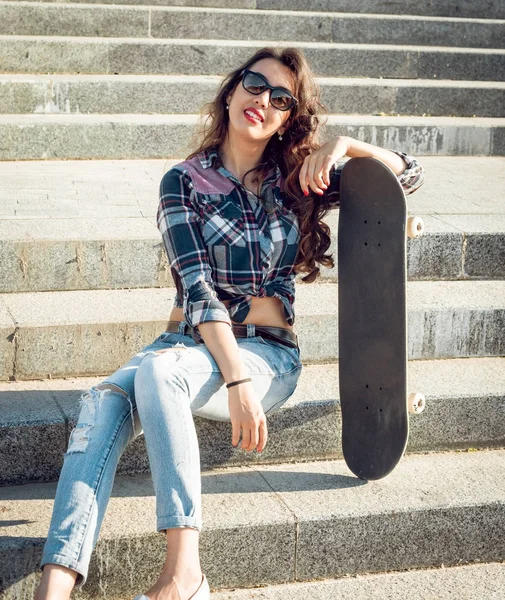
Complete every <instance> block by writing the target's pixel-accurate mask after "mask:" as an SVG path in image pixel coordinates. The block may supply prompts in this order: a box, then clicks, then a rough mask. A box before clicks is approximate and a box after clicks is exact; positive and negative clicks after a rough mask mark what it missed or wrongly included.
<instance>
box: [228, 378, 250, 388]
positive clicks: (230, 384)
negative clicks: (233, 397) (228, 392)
mask: <svg viewBox="0 0 505 600" xmlns="http://www.w3.org/2000/svg"><path fill="white" fill-rule="evenodd" d="M246 381H252V379H251V378H250V377H248V378H247V379H241V380H240V381H232V382H231V383H227V384H226V387H227V388H229V387H232V386H233V385H238V384H239V383H244V382H246Z"/></svg>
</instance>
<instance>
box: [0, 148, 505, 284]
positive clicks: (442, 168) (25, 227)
mask: <svg viewBox="0 0 505 600" xmlns="http://www.w3.org/2000/svg"><path fill="white" fill-rule="evenodd" d="M418 158H419V161H420V162H421V164H422V165H423V166H424V168H425V169H426V173H427V175H426V183H425V184H424V186H423V187H422V188H420V189H419V190H418V191H417V192H416V193H415V194H413V195H412V196H408V199H407V203H408V208H409V213H410V214H411V215H418V216H421V217H422V218H423V220H424V223H425V228H426V232H425V235H424V236H423V237H422V238H419V239H417V240H410V239H409V240H407V263H408V265H407V270H408V277H409V279H410V280H458V279H505V206H504V204H503V202H502V198H501V196H500V195H499V194H497V193H496V190H499V189H501V188H503V187H504V186H505V159H504V158H496V157H493V158H490V157H426V156H418ZM177 162H179V161H161V160H156V161H54V162H53V161H39V162H31V161H23V162H0V249H1V255H2V260H1V261H0V292H6V293H9V292H38V291H59V290H61V291H66V290H85V289H117V288H125V287H128V288H137V287H167V286H172V285H173V280H172V277H171V274H170V271H169V270H168V269H167V261H166V255H165V251H164V248H163V246H162V242H161V237H160V235H159V231H158V228H157V226H156V211H157V208H158V202H159V200H158V193H159V182H160V180H161V178H162V176H163V173H164V172H165V170H166V169H168V168H171V167H172V166H173V165H175V164H177ZM97 215H98V216H97ZM338 216H339V211H338V209H337V210H334V211H331V212H330V213H329V214H328V215H327V216H326V217H325V218H324V221H325V222H326V223H327V224H328V225H329V227H330V229H331V233H332V246H331V247H330V252H332V253H333V254H334V259H335V261H336V259H337V255H336V247H337V231H338ZM132 265H136V266H137V267H138V268H136V269H132V268H131V266H132ZM321 278H322V280H328V281H332V282H335V281H337V268H336V267H334V268H333V269H329V268H327V267H321Z"/></svg>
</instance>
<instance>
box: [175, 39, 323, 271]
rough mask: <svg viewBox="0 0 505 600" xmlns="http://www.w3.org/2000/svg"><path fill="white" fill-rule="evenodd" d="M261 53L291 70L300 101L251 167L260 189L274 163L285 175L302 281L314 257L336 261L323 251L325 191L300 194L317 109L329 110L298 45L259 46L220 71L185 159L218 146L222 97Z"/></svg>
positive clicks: (224, 123)
mask: <svg viewBox="0 0 505 600" xmlns="http://www.w3.org/2000/svg"><path fill="white" fill-rule="evenodd" d="M263 58H275V59H277V60H278V61H280V62H281V63H282V64H283V65H285V66H286V67H288V68H289V69H290V70H291V71H292V72H293V74H294V77H293V79H294V82H295V88H294V90H293V91H294V95H295V97H296V98H297V100H298V102H297V104H296V105H295V106H294V107H293V108H292V109H291V111H292V112H291V115H290V117H289V119H288V121H287V123H289V127H288V129H287V130H286V131H285V133H284V134H283V136H282V140H279V136H278V135H273V136H272V137H271V138H270V140H269V142H268V144H267V146H266V148H265V151H264V154H263V157H262V161H261V162H260V164H259V165H257V166H256V167H255V168H254V169H251V170H256V171H257V174H256V176H255V179H254V181H255V182H258V187H259V189H261V187H260V186H261V182H262V181H263V180H264V178H265V176H266V174H267V173H268V172H269V170H270V169H271V168H272V166H273V165H277V166H279V168H280V171H281V174H282V175H283V177H284V192H285V194H286V196H287V199H286V205H287V207H288V208H289V209H290V210H292V211H293V212H294V213H295V214H296V216H297V218H298V223H299V227H300V243H299V247H298V253H297V257H296V261H295V265H294V268H295V272H296V273H308V275H306V276H305V277H303V278H302V281H304V282H306V283H312V282H313V281H315V280H316V279H317V277H318V276H319V273H320V270H319V267H318V266H317V265H316V263H319V264H321V265H324V266H325V267H333V266H334V261H333V256H332V254H325V252H326V250H328V248H329V246H330V243H331V237H330V228H329V227H328V225H326V223H323V222H322V219H323V218H324V217H325V216H326V215H327V213H328V211H329V209H330V206H329V202H328V200H327V198H326V194H325V195H323V196H320V195H318V194H316V193H315V192H313V191H312V190H311V189H310V187H309V195H308V196H304V195H303V192H302V190H301V188H300V181H299V173H300V170H301V168H302V165H303V162H304V159H305V157H306V156H307V155H308V154H310V153H312V152H313V151H314V150H317V149H318V148H320V147H321V144H320V143H319V142H318V138H319V129H320V124H321V123H320V120H321V115H322V114H327V113H328V111H327V109H326V107H325V106H324V105H323V104H322V103H321V102H320V88H319V84H318V83H317V81H316V79H315V76H314V73H313V72H312V70H311V68H310V66H309V64H308V62H307V59H306V58H305V56H304V54H303V53H302V52H301V51H300V50H298V49H297V48H271V47H266V48H262V49H260V50H258V51H257V52H256V53H255V54H254V55H253V56H252V57H251V58H250V59H249V60H247V61H246V62H245V63H243V64H242V65H241V66H240V67H239V68H238V69H236V70H235V71H232V72H231V73H229V74H228V75H227V76H226V77H224V79H223V80H222V82H221V85H220V87H219V90H218V93H217V96H216V97H215V99H214V100H213V101H211V102H208V103H206V104H204V105H203V107H202V108H201V110H200V122H199V127H197V129H196V131H195V134H194V138H193V139H194V142H193V145H194V144H195V143H196V144H198V147H197V149H196V150H195V151H194V152H192V153H191V154H190V155H189V156H187V158H186V160H189V159H190V158H192V157H194V156H196V155H197V154H199V153H200V152H203V151H204V150H207V149H210V148H212V147H215V146H218V147H219V146H220V145H221V144H222V142H223V141H224V140H225V139H226V135H227V131H228V123H229V114H228V111H227V110H226V98H227V97H228V95H231V94H232V93H233V92H234V91H235V88H236V87H237V85H239V84H240V82H241V81H242V77H241V73H242V71H243V70H244V69H248V68H249V67H250V66H251V65H252V64H254V63H255V62H257V61H259V60H261V59H263ZM202 117H203V118H204V120H202ZM198 142H199V143H198ZM192 147H193V146H192ZM248 173H249V171H248ZM246 175H247V173H246ZM244 178H245V175H244Z"/></svg>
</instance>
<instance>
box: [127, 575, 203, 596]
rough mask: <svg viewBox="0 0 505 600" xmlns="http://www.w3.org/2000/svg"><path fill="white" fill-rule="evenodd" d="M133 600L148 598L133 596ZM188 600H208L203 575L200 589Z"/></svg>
mask: <svg viewBox="0 0 505 600" xmlns="http://www.w3.org/2000/svg"><path fill="white" fill-rule="evenodd" d="M133 600H149V598H148V597H147V596H145V595H144V594H140V596H135V598H134V599H133ZM189 600H210V587H209V582H208V581H207V577H205V575H202V582H201V583H200V587H199V588H198V589H197V590H196V592H195V593H194V594H193V595H192V596H191V598H189Z"/></svg>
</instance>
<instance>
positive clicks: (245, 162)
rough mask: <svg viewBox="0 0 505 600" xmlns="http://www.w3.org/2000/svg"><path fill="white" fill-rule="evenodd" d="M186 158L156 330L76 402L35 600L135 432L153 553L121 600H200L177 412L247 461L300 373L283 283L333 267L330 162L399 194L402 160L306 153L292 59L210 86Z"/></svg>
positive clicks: (68, 552)
mask: <svg viewBox="0 0 505 600" xmlns="http://www.w3.org/2000/svg"><path fill="white" fill-rule="evenodd" d="M207 109H208V110H207V113H208V115H209V119H210V125H208V126H207V125H206V126H205V127H204V130H203V132H202V133H201V134H200V135H203V141H202V142H201V144H200V147H199V148H198V150H197V151H195V152H194V153H193V154H191V155H190V156H189V157H188V158H187V159H186V160H185V161H184V162H182V163H179V164H177V165H175V166H174V167H173V168H172V169H170V170H169V171H168V172H167V173H166V174H165V175H164V177H163V179H162V181H161V185H160V204H159V210H158V226H159V229H160V231H161V234H162V237H163V241H164V245H165V248H166V252H167V255H168V259H169V263H170V266H171V269H172V275H173V278H174V281H175V284H176V287H177V295H176V298H175V303H174V307H173V309H172V312H171V313H170V321H169V323H168V326H167V330H166V332H165V333H163V334H162V335H160V336H159V337H158V338H157V339H156V340H155V341H154V342H153V343H152V344H150V345H149V346H147V347H146V348H144V349H143V350H142V351H141V352H139V353H138V354H137V355H136V356H135V357H133V359H132V360H131V361H130V362H129V363H127V364H126V365H124V366H123V367H122V368H120V369H119V370H118V371H117V372H116V373H114V374H113V375H112V376H111V377H108V378H107V379H106V380H105V381H104V382H103V383H102V384H100V385H98V386H96V387H94V388H92V389H91V390H90V391H88V392H85V393H84V394H83V397H82V400H81V404H82V408H81V412H80V416H79V421H78V424H77V426H76V428H75V430H74V431H73V432H72V435H71V438H70V441H69V445H68V450H67V452H66V454H65V460H64V465H63V469H62V472H61V476H60V480H59V483H58V489H57V493H56V499H55V503H54V509H53V517H52V521H51V525H50V531H49V535H48V539H47V542H46V544H45V548H44V554H43V558H42V563H41V566H42V567H43V575H42V580H41V583H40V586H39V588H38V589H37V593H36V596H35V598H36V600H42V599H51V600H59V599H64V598H65V599H68V598H69V597H70V594H71V591H72V588H73V587H74V585H76V584H80V585H82V584H83V583H84V582H85V580H86V577H87V572H88V564H89V559H90V555H91V552H92V550H93V548H94V545H95V543H96V540H97V537H98V532H99V529H100V525H101V522H102V518H103V515H104V512H105V509H106V506H107V502H108V500H109V497H110V493H111V488H112V483H113V479H114V475H115V472H116V466H117V463H118V460H119V457H120V455H121V453H122V452H123V450H124V448H125V447H126V445H127V444H128V443H129V442H130V441H131V440H133V439H134V438H135V437H136V436H137V435H139V433H141V428H142V429H143V431H144V434H145V439H146V444H147V450H148V456H149V463H150V467H151V473H152V478H153V482H154V489H155V493H156V512H157V529H158V530H159V531H160V532H165V535H166V539H167V555H166V561H165V565H164V567H163V570H162V573H161V574H160V577H159V579H158V581H157V582H156V583H155V584H154V585H153V587H151V589H150V590H147V591H146V592H145V595H140V596H137V599H143V600H145V599H146V598H147V599H149V600H187V599H188V598H192V599H193V600H208V598H209V597H210V591H209V586H208V583H207V579H206V577H205V576H204V575H203V574H202V571H201V567H200V560H199V553H198V541H199V532H200V530H201V527H202V514H201V487H200V456H199V447H198V440H197V436H196V432H195V427H194V423H193V418H192V415H198V416H201V417H204V418H208V419H214V420H219V421H228V422H231V425H232V439H231V443H232V445H233V446H237V445H238V442H239V438H240V436H242V446H241V447H242V449H244V450H246V451H248V452H250V451H252V450H254V449H256V450H257V451H258V452H262V451H263V449H264V448H265V445H266V443H267V425H266V416H265V415H267V414H270V413H272V412H274V411H275V410H277V409H279V408H280V407H281V406H282V405H283V404H284V403H285V402H286V400H287V399H288V398H289V397H290V396H291V395H292V394H293V392H294V391H295V388H296V385H297V382H298V379H299V376H300V371H301V368H302V365H301V361H300V352H299V348H298V342H297V336H296V334H295V332H294V330H293V325H294V322H295V313H294V299H295V286H294V277H295V274H296V273H306V276H305V277H304V278H303V281H305V282H308V283H310V282H313V281H314V280H315V279H316V278H317V276H318V274H319V268H318V267H317V264H322V265H325V266H333V260H332V257H331V255H330V254H325V252H326V251H327V249H328V248H329V245H330V231H329V228H328V226H327V225H326V224H324V223H323V222H322V221H321V219H322V218H323V217H324V216H325V215H326V214H327V211H328V210H329V209H331V208H333V207H337V206H338V204H339V200H338V189H339V177H340V170H341V167H336V165H335V163H336V162H337V161H338V159H340V158H342V157H344V156H348V157H354V156H373V157H375V158H377V159H379V160H381V161H383V162H384V163H385V164H387V165H388V166H389V167H390V168H391V169H392V170H393V171H394V172H395V173H396V174H397V176H398V178H399V181H400V183H401V185H402V186H403V188H404V190H405V192H406V193H412V192H413V191H414V190H415V189H417V188H418V187H419V186H421V185H422V183H423V173H424V170H423V168H422V166H421V165H420V164H419V163H418V162H417V161H416V160H415V159H414V158H413V157H411V156H408V155H407V154H405V153H402V152H393V151H390V150H387V149H382V148H378V147H376V146H373V145H371V144H367V143H363V142H359V141H357V140H354V139H351V138H349V137H342V136H339V137H337V138H335V139H332V140H330V141H328V142H327V143H325V144H324V145H321V144H319V143H318V141H317V139H318V135H319V129H320V118H319V116H318V115H320V114H321V110H324V106H323V105H322V104H321V103H320V101H319V87H318V84H317V82H316V80H315V78H314V75H313V73H312V72H311V70H310V67H309V66H308V64H307V61H306V59H305V57H304V56H303V54H302V53H301V52H300V51H299V50H297V49H294V48H287V49H276V48H264V49H262V50H259V51H258V52H257V53H256V54H255V55H254V56H252V58H250V59H249V60H248V61H246V63H245V64H243V65H242V66H241V67H240V68H238V69H237V70H236V71H233V72H232V73H231V74H230V75H228V76H227V77H225V78H224V80H223V81H222V83H221V86H220V90H219V92H218V94H217V97H216V98H215V100H214V101H213V102H211V103H210V104H209V105H207Z"/></svg>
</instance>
